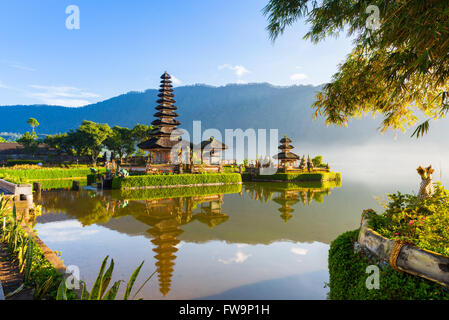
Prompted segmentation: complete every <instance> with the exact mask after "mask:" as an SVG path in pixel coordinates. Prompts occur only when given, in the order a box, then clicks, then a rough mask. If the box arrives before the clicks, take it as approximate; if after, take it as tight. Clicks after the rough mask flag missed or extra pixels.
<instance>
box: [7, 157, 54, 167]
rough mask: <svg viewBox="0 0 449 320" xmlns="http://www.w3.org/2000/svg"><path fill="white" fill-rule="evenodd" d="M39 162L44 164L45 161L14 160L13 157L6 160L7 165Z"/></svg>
mask: <svg viewBox="0 0 449 320" xmlns="http://www.w3.org/2000/svg"><path fill="white" fill-rule="evenodd" d="M38 163H42V164H44V163H45V161H42V160H13V159H9V160H7V161H6V166H8V167H12V166H15V165H22V164H38Z"/></svg>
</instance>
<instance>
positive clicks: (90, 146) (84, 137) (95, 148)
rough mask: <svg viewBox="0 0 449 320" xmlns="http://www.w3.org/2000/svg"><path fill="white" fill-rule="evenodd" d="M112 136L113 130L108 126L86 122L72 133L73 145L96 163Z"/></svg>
mask: <svg viewBox="0 0 449 320" xmlns="http://www.w3.org/2000/svg"><path fill="white" fill-rule="evenodd" d="M111 135H112V130H111V128H110V127H109V125H107V124H101V123H95V122H92V121H88V120H84V121H83V123H82V124H81V126H80V127H79V128H78V129H77V130H76V133H72V141H71V142H72V143H73V144H75V145H76V148H78V150H79V151H81V152H82V153H87V154H89V155H90V156H91V157H92V161H93V162H94V163H96V162H97V158H98V156H99V154H100V152H101V150H102V148H103V142H104V141H105V140H106V139H107V138H109V137H110V136H111Z"/></svg>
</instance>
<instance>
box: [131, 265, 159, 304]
mask: <svg viewBox="0 0 449 320" xmlns="http://www.w3.org/2000/svg"><path fill="white" fill-rule="evenodd" d="M156 272H157V270H155V271H154V272H153V273H152V274H151V275H150V276H149V277H148V279H147V280H145V282H144V283H143V284H142V285H141V286H140V288H139V290H137V291H136V293H135V294H134V296H133V300H134V299H135V298H136V296H137V294H138V293H139V292H140V290H142V288H143V287H144V286H145V285H146V284H147V282H148V281H150V279H151V278H152V277H153V276H154V275H155V274H156Z"/></svg>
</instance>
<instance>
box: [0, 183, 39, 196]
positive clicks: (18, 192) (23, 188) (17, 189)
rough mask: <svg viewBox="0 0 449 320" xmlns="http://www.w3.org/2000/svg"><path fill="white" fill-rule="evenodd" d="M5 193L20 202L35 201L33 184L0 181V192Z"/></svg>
mask: <svg viewBox="0 0 449 320" xmlns="http://www.w3.org/2000/svg"><path fill="white" fill-rule="evenodd" d="M2 191H3V192H5V193H7V194H10V195H12V196H14V197H17V198H19V199H20V200H31V201H32V199H33V186H32V185H31V184H14V183H12V182H9V181H6V180H3V179H0V192H2Z"/></svg>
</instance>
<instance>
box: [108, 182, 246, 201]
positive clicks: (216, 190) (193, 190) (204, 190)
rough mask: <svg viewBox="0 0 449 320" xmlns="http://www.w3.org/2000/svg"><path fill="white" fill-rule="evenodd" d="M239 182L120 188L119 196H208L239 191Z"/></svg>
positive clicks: (127, 198) (162, 197) (158, 197)
mask: <svg viewBox="0 0 449 320" xmlns="http://www.w3.org/2000/svg"><path fill="white" fill-rule="evenodd" d="M240 191H242V185H241V184H226V185H217V186H204V187H190V188H185V187H183V188H152V189H139V190H120V191H118V190H117V191H115V192H119V193H120V194H119V197H120V198H123V199H126V200H150V199H167V198H180V197H196V196H209V195H215V194H225V193H239V192H240Z"/></svg>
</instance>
